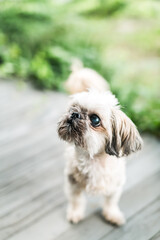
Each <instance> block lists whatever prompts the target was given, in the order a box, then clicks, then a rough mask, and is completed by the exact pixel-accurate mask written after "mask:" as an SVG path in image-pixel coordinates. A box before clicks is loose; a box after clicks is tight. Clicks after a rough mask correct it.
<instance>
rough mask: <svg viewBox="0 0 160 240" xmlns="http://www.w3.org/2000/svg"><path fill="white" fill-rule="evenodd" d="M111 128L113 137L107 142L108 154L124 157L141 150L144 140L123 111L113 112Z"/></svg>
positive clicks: (106, 149)
mask: <svg viewBox="0 0 160 240" xmlns="http://www.w3.org/2000/svg"><path fill="white" fill-rule="evenodd" d="M111 126H112V136H110V138H109V140H107V141H106V148H105V151H106V153H108V154H109V155H115V156H116V157H122V156H127V155H129V154H130V153H132V152H136V151H138V150H140V149H141V147H142V139H141V137H140V135H139V132H138V130H137V128H136V126H135V125H134V123H133V122H132V121H131V120H130V119H129V118H128V117H127V116H126V114H125V113H123V112H122V111H121V110H119V109H116V110H113V111H112V117H111Z"/></svg>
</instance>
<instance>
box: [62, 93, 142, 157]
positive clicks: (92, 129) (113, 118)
mask: <svg viewBox="0 0 160 240" xmlns="http://www.w3.org/2000/svg"><path fill="white" fill-rule="evenodd" d="M58 134H59V136H60V138H62V139H63V140H65V141H67V142H70V143H74V144H75V145H76V146H78V147H80V148H83V149H85V150H86V151H87V152H88V154H89V155H90V156H91V157H93V156H94V155H96V154H99V153H101V152H104V151H106V153H107V154H109V155H115V156H117V157H121V156H124V155H129V154H130V153H131V152H135V151H137V150H139V149H141V145H142V140H141V137H140V135H139V133H138V131H137V129H136V127H135V125H134V124H133V122H132V121H131V120H130V119H129V118H128V117H127V116H126V115H125V114H124V113H123V112H122V111H121V110H120V109H119V106H118V101H117V99H116V98H115V97H114V96H113V95H112V94H111V93H110V92H105V93H99V92H97V91H95V90H91V91H89V92H82V93H78V94H75V95H73V96H72V100H71V103H70V105H69V108H68V111H67V113H66V114H65V115H64V116H63V118H62V120H61V121H60V122H59V124H58Z"/></svg>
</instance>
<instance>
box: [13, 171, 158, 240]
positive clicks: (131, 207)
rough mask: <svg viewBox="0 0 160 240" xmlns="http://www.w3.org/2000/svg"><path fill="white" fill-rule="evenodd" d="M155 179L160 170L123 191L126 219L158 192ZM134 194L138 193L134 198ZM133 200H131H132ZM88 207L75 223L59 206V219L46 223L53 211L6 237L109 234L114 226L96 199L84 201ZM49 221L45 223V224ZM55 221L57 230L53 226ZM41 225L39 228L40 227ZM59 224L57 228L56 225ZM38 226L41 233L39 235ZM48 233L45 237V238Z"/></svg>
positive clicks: (92, 236) (16, 239)
mask: <svg viewBox="0 0 160 240" xmlns="http://www.w3.org/2000/svg"><path fill="white" fill-rule="evenodd" d="M159 181H160V173H159V174H156V175H154V176H152V177H151V178H149V179H147V181H144V182H142V183H141V184H139V185H137V186H135V187H134V188H133V189H131V190H130V191H127V192H126V193H125V194H124V195H123V197H122V200H121V208H122V209H123V210H124V212H125V215H126V217H127V219H130V218H131V217H132V216H134V215H135V213H136V212H139V211H140V210H141V209H143V208H144V207H146V206H147V205H149V204H150V203H151V202H152V201H154V200H155V199H156V198H157V197H158V195H159V194H160V193H159ZM135 196H138V197H137V198H135ZM133 199H134V201H133ZM88 207H89V208H90V210H89V211H88V213H87V217H86V218H85V219H84V220H83V221H82V222H81V223H79V224H78V225H71V224H70V225H68V224H67V221H66V220H64V219H65V209H64V208H60V209H59V210H58V211H59V213H57V211H56V214H58V215H59V216H60V218H58V219H59V222H57V221H55V222H53V223H52V224H50V222H48V221H49V219H54V212H53V213H51V214H50V215H49V216H46V217H45V218H44V219H41V220H39V221H37V222H36V223H35V224H34V225H31V226H29V227H28V228H27V229H24V230H23V231H22V232H20V233H19V234H16V235H15V236H13V237H12V238H11V239H10V238H9V239H10V240H20V239H24V240H27V237H28V236H29V237H30V238H31V239H32V238H34V237H35V239H36V238H37V236H38V239H39V240H43V239H44V238H43V237H44V235H45V233H46V238H45V239H46V240H49V239H57V240H63V239H71V240H72V239H73V240H74V239H76V240H78V239H82V240H83V239H84V240H86V239H92V240H97V239H99V238H100V237H102V236H104V235H105V234H107V233H109V232H110V231H112V230H115V229H116V228H115V227H113V226H111V225H109V224H107V223H106V222H104V220H103V218H102V217H101V214H100V211H99V210H98V211H97V208H98V209H99V206H98V204H97V202H95V201H92V202H91V201H90V202H89V204H88ZM48 223H49V225H48ZM57 224H58V229H57V227H56V226H57ZM42 225H43V228H42ZM60 226H61V227H60ZM39 228H41V230H40V232H41V233H42V235H41V236H39ZM48 236H49V237H48Z"/></svg>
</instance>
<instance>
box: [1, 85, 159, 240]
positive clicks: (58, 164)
mask: <svg viewBox="0 0 160 240" xmlns="http://www.w3.org/2000/svg"><path fill="white" fill-rule="evenodd" d="M66 101H67V96H65V95H63V94H61V93H56V92H40V91H37V90H34V89H32V88H30V87H29V86H28V85H23V86H19V85H18V84H17V83H16V82H4V81H1V82H0V236H1V237H0V239H1V240H6V239H9V240H54V239H56V240H66V239H69V240H79V239H80V240H83V239H84V240H89V239H91V240H98V239H101V240H102V239H107V240H109V239H110V240H113V239H115V240H117V239H118V240H120V239H123V240H131V239H134V240H135V239H137V240H141V239H145V240H146V239H152V240H153V239H154V240H155V239H160V159H159V155H160V143H159V141H158V140H157V139H155V138H154V137H152V136H149V135H144V136H143V138H144V148H143V150H142V151H141V152H139V153H137V154H134V155H132V156H131V157H129V158H128V161H127V183H126V186H125V191H124V193H123V195H122V198H121V201H120V205H121V209H122V210H123V211H124V213H125V216H126V218H127V223H126V225H125V226H123V227H121V228H116V227H113V226H111V225H109V224H107V223H105V222H104V221H103V219H102V217H101V214H100V203H101V199H99V198H96V197H93V198H90V197H89V198H88V202H89V204H88V208H87V209H88V211H87V213H86V218H85V220H84V221H82V222H81V223H79V224H78V225H71V224H69V223H68V222H67V221H66V219H65V207H66V199H65V196H64V193H63V169H64V157H63V145H64V144H63V143H60V141H59V139H58V136H57V133H56V125H57V121H58V118H59V116H60V115H61V113H62V112H63V111H64V108H65V105H66Z"/></svg>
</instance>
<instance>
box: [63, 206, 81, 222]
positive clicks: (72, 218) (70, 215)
mask: <svg viewBox="0 0 160 240" xmlns="http://www.w3.org/2000/svg"><path fill="white" fill-rule="evenodd" d="M83 218H84V213H83V211H82V209H78V208H77V209H72V208H69V209H68V211H67V220H68V221H69V222H71V223H78V222H79V221H81V220H82V219H83Z"/></svg>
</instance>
